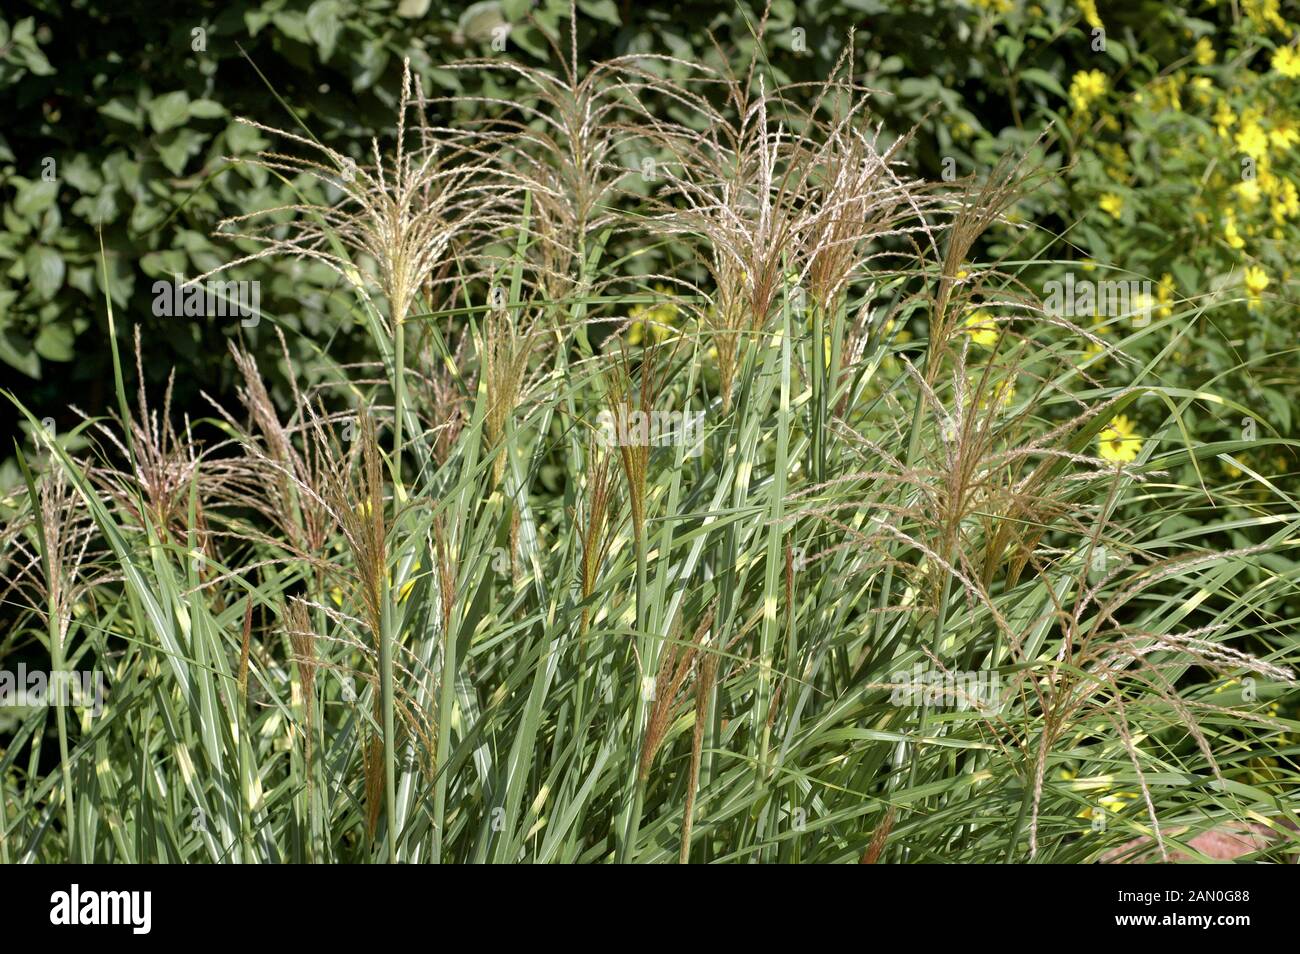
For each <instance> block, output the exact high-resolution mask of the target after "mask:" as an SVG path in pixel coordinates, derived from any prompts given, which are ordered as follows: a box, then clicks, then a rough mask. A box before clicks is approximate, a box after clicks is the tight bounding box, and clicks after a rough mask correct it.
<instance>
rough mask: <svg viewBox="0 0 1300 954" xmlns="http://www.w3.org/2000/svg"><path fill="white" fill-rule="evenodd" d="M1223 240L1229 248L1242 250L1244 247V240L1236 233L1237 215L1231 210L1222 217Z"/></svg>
mask: <svg viewBox="0 0 1300 954" xmlns="http://www.w3.org/2000/svg"><path fill="white" fill-rule="evenodd" d="M1223 240H1224V241H1225V242H1227V243H1228V247H1229V248H1244V247H1245V245H1246V240H1245V239H1243V238H1242V237H1241V233H1240V232H1238V231H1237V215H1236V213H1235V212H1233V211H1232V209H1229V210H1228V211H1227V212H1225V213H1224V215H1223Z"/></svg>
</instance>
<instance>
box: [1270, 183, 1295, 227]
mask: <svg viewBox="0 0 1300 954" xmlns="http://www.w3.org/2000/svg"><path fill="white" fill-rule="evenodd" d="M1271 211H1272V213H1273V221H1274V222H1277V223H1278V224H1279V225H1281V224H1282V222H1283V220H1284V219H1289V218H1291V217H1292V216H1294V215H1296V214H1297V213H1300V192H1297V190H1296V185H1295V183H1294V182H1292V181H1291V180H1290V179H1283V180H1282V182H1281V185H1280V186H1279V187H1278V190H1277V196H1276V197H1275V198H1274V200H1273V208H1272V210H1271Z"/></svg>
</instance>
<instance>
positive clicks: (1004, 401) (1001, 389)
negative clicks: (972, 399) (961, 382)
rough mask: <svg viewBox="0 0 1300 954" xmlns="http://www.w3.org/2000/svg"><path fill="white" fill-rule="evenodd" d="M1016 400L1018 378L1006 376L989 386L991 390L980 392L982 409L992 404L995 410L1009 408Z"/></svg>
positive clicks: (986, 408)
mask: <svg viewBox="0 0 1300 954" xmlns="http://www.w3.org/2000/svg"><path fill="white" fill-rule="evenodd" d="M1015 400H1016V379H1015V378H1004V379H1003V380H1001V381H996V382H994V383H993V384H991V385H990V386H989V390H988V391H985V392H983V393H981V394H980V396H979V406H980V410H982V411H983V410H988V408H989V406H990V405H991V406H992V407H993V409H994V410H997V411H1001V410H1005V409H1006V408H1009V407H1010V406H1011V405H1012V404H1014V403H1015Z"/></svg>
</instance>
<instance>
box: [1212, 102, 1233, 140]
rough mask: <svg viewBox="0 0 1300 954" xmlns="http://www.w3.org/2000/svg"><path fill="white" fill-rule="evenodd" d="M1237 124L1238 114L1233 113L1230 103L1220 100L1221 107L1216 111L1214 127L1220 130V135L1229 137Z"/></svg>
mask: <svg viewBox="0 0 1300 954" xmlns="http://www.w3.org/2000/svg"><path fill="white" fill-rule="evenodd" d="M1236 123H1237V114H1236V113H1234V112H1233V111H1232V107H1231V106H1229V105H1228V101H1227V100H1226V99H1221V100H1219V105H1218V106H1217V107H1216V108H1215V110H1214V125H1215V128H1217V129H1218V130H1219V135H1220V136H1227V135H1228V133H1229V132H1231V131H1232V127H1233V126H1235V125H1236Z"/></svg>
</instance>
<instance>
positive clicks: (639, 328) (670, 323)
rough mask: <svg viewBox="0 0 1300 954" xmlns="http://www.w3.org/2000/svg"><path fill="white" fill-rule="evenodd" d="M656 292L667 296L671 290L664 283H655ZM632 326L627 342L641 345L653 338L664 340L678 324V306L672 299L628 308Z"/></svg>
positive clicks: (657, 340)
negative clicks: (656, 303)
mask: <svg viewBox="0 0 1300 954" xmlns="http://www.w3.org/2000/svg"><path fill="white" fill-rule="evenodd" d="M654 290H655V294H657V295H663V296H665V297H667V296H668V295H669V294H670V292H669V291H668V289H667V288H665V287H664V286H663V285H655V289H654ZM628 317H629V318H631V319H632V326H631V328H629V329H628V333H627V343H628V344H630V345H633V346H635V345H639V344H642V343H643V342H646V341H649V340H650V339H651V338H653V339H654V340H655V341H656V342H659V341H663V340H664V339H665V338H667V337H668V336H669V335H671V334H672V333H673V328H674V327H676V325H677V306H676V305H674V304H673V303H672V302H671V301H664V302H661V303H660V304H658V305H633V306H632V307H631V308H630V309H629V310H628Z"/></svg>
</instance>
